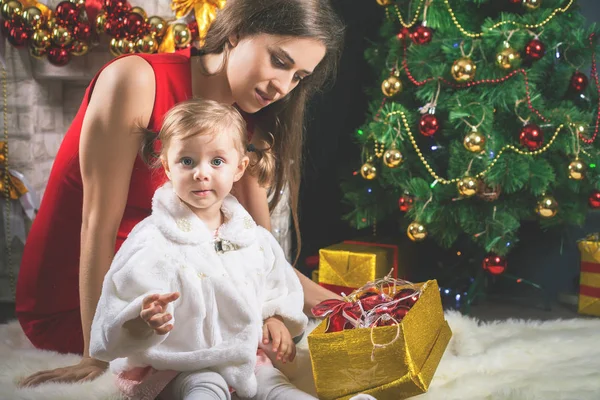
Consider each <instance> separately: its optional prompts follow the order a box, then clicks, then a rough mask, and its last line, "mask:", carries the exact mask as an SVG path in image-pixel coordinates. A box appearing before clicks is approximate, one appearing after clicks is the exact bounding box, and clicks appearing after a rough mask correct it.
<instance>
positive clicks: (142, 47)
mask: <svg viewBox="0 0 600 400" xmlns="http://www.w3.org/2000/svg"><path fill="white" fill-rule="evenodd" d="M225 2H226V0H173V1H172V2H171V9H172V10H173V11H174V13H175V17H174V18H173V19H164V18H162V17H159V16H156V15H154V16H148V15H147V14H146V11H145V10H144V9H143V8H142V7H137V6H132V5H131V4H130V3H129V2H128V1H127V0H69V1H62V2H60V3H58V4H57V6H56V8H55V9H54V10H51V9H50V8H49V7H48V6H46V5H45V4H43V3H40V2H38V1H37V0H0V5H1V14H2V19H1V20H0V33H1V34H2V36H4V37H5V38H6V39H7V40H8V42H9V43H10V44H11V45H12V46H14V47H17V48H25V47H27V48H28V49H29V53H30V54H31V55H32V56H33V57H35V58H38V59H43V58H44V57H45V58H46V59H47V60H48V62H50V63H51V64H53V65H57V66H64V65H67V64H68V63H69V61H71V59H72V58H73V57H80V56H84V55H85V54H87V53H88V52H89V50H90V49H91V48H93V47H96V46H99V45H100V38H101V36H102V35H106V36H108V37H109V38H110V40H109V44H108V47H109V51H110V52H111V53H112V54H113V55H114V56H119V55H122V54H130V53H157V52H159V53H172V52H174V51H175V50H177V49H184V48H186V47H188V46H190V44H191V43H192V41H200V42H202V38H204V37H205V35H206V32H207V31H208V27H209V26H210V23H211V22H212V21H213V20H214V18H215V16H216V13H217V10H219V9H221V8H223V6H224V5H225Z"/></svg>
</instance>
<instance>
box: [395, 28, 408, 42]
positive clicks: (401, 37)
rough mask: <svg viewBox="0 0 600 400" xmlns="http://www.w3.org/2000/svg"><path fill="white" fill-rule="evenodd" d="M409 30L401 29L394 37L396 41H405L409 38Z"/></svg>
mask: <svg viewBox="0 0 600 400" xmlns="http://www.w3.org/2000/svg"><path fill="white" fill-rule="evenodd" d="M410 36H411V35H410V30H409V29H408V28H405V27H403V28H402V29H401V30H400V32H399V33H398V34H397V35H396V37H397V38H398V40H406V39H408V38H410Z"/></svg>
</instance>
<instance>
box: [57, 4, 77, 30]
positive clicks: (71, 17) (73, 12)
mask: <svg viewBox="0 0 600 400" xmlns="http://www.w3.org/2000/svg"><path fill="white" fill-rule="evenodd" d="M54 15H55V16H56V20H57V21H58V23H59V24H60V25H66V26H73V25H75V24H76V23H77V20H78V19H79V8H78V7H77V4H75V3H71V2H70V1H61V2H60V3H58V5H57V6H56V10H55V11H54Z"/></svg>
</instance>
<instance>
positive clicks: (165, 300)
mask: <svg viewBox="0 0 600 400" xmlns="http://www.w3.org/2000/svg"><path fill="white" fill-rule="evenodd" d="M179 296H180V295H179V292H173V293H167V294H163V295H161V296H160V297H159V298H158V302H159V303H160V304H161V305H163V306H166V305H167V304H169V303H171V302H173V301H175V300H177V299H178V298H179Z"/></svg>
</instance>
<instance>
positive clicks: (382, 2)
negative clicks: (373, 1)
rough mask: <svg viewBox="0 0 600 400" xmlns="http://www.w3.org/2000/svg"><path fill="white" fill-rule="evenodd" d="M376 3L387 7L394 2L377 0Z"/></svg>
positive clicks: (391, 0) (392, 0)
mask: <svg viewBox="0 0 600 400" xmlns="http://www.w3.org/2000/svg"><path fill="white" fill-rule="evenodd" d="M377 4H379V5H380V6H382V7H387V6H391V5H392V4H394V0H377Z"/></svg>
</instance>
